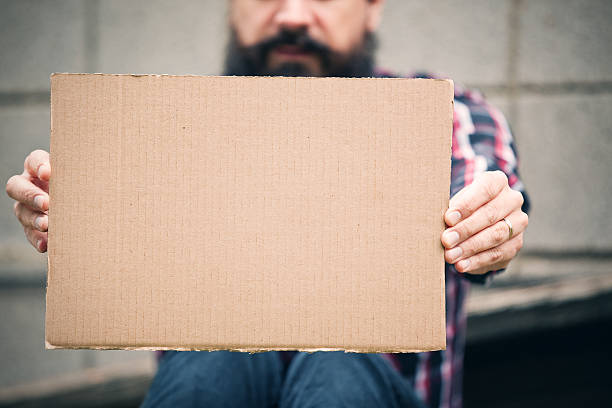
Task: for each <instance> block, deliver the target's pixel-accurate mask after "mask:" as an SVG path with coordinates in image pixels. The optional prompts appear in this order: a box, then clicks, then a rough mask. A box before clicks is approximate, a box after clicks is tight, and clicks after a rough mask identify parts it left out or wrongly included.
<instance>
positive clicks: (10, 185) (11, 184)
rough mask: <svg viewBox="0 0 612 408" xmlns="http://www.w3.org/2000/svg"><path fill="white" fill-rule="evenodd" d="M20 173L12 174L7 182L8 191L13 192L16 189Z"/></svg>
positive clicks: (8, 192)
mask: <svg viewBox="0 0 612 408" xmlns="http://www.w3.org/2000/svg"><path fill="white" fill-rule="evenodd" d="M18 177H19V176H18V175H14V176H11V177H10V178H9V179H8V180H7V182H6V193H7V194H9V195H10V194H11V192H12V191H13V190H14V189H15V184H17V179H18Z"/></svg>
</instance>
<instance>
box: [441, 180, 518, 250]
mask: <svg viewBox="0 0 612 408" xmlns="http://www.w3.org/2000/svg"><path fill="white" fill-rule="evenodd" d="M523 200H524V199H523V194H521V193H520V192H519V191H516V190H512V189H511V188H510V187H507V188H504V189H503V190H502V191H501V192H500V193H499V194H498V195H497V196H496V197H495V198H493V200H491V201H489V202H488V203H485V204H484V205H483V206H481V207H480V208H478V209H477V210H476V211H475V212H474V213H472V215H470V216H469V217H468V218H466V219H464V220H463V221H461V222H459V223H458V224H457V225H455V226H454V227H452V228H448V229H447V230H446V231H444V233H443V234H442V244H443V245H444V246H445V247H446V248H449V249H450V248H453V247H454V246H456V245H457V244H459V243H461V242H463V241H465V240H466V239H468V238H470V237H471V236H473V235H475V234H476V233H477V232H479V231H482V230H484V229H485V228H487V227H489V226H492V225H494V224H495V223H496V222H498V221H500V220H502V219H503V218H504V217H506V216H507V215H508V214H510V213H511V212H512V211H514V210H516V209H517V208H521V205H522V204H523Z"/></svg>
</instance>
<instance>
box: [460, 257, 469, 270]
mask: <svg viewBox="0 0 612 408" xmlns="http://www.w3.org/2000/svg"><path fill="white" fill-rule="evenodd" d="M469 267H470V260H469V259H464V260H463V261H459V262H458V263H457V268H459V269H461V270H462V271H465V270H466V269H467V268H469Z"/></svg>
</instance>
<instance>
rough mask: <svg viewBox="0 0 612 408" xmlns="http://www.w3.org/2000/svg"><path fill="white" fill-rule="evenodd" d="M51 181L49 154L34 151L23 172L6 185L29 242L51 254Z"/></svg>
mask: <svg viewBox="0 0 612 408" xmlns="http://www.w3.org/2000/svg"><path fill="white" fill-rule="evenodd" d="M50 178H51V164H50V163H49V153H48V152H45V151H44V150H34V151H33V152H32V153H30V154H29V155H28V157H26V159H25V163H24V165H23V173H21V174H18V175H14V176H13V177H11V178H10V179H9V180H8V182H7V183H6V192H7V194H8V195H9V196H10V197H11V198H13V199H14V200H15V205H14V206H13V208H14V211H15V215H16V216H17V219H18V220H19V222H20V223H21V225H23V230H24V231H25V234H26V237H27V238H28V241H30V243H31V244H32V245H33V246H34V248H36V249H37V250H38V251H39V252H46V251H47V228H48V227H49V216H48V211H49V179H50Z"/></svg>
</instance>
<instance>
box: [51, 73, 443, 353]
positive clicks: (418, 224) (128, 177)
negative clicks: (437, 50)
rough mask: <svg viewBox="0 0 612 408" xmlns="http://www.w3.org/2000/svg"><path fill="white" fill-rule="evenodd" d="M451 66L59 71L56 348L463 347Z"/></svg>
mask: <svg viewBox="0 0 612 408" xmlns="http://www.w3.org/2000/svg"><path fill="white" fill-rule="evenodd" d="M452 103H453V84H452V82H451V81H443V80H427V79H372V78H370V79H341V78H278V77H277V78H270V77H259V78H255V77H196V76H186V77H179V76H159V75H158V76H154V75H144V76H143V75H140V76H135V75H103V74H93V75H89V74H54V75H53V76H52V78H51V167H52V171H53V177H52V180H51V185H50V200H51V209H50V220H49V245H48V251H49V272H48V287H47V314H46V342H47V347H49V348H125V349H208V350H213V349H232V350H248V351H262V350H280V349H300V350H321V349H325V350H334V349H340V350H348V351H364V352H365V351H368V352H372V351H386V352H409V351H421V350H437V349H443V348H445V338H446V336H445V314H444V309H445V308H444V297H445V293H444V259H443V249H442V246H441V244H440V234H441V232H442V230H443V228H444V224H443V219H442V217H443V213H444V210H445V209H446V207H447V206H448V198H449V183H450V152H451V133H452V116H453V109H452Z"/></svg>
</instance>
